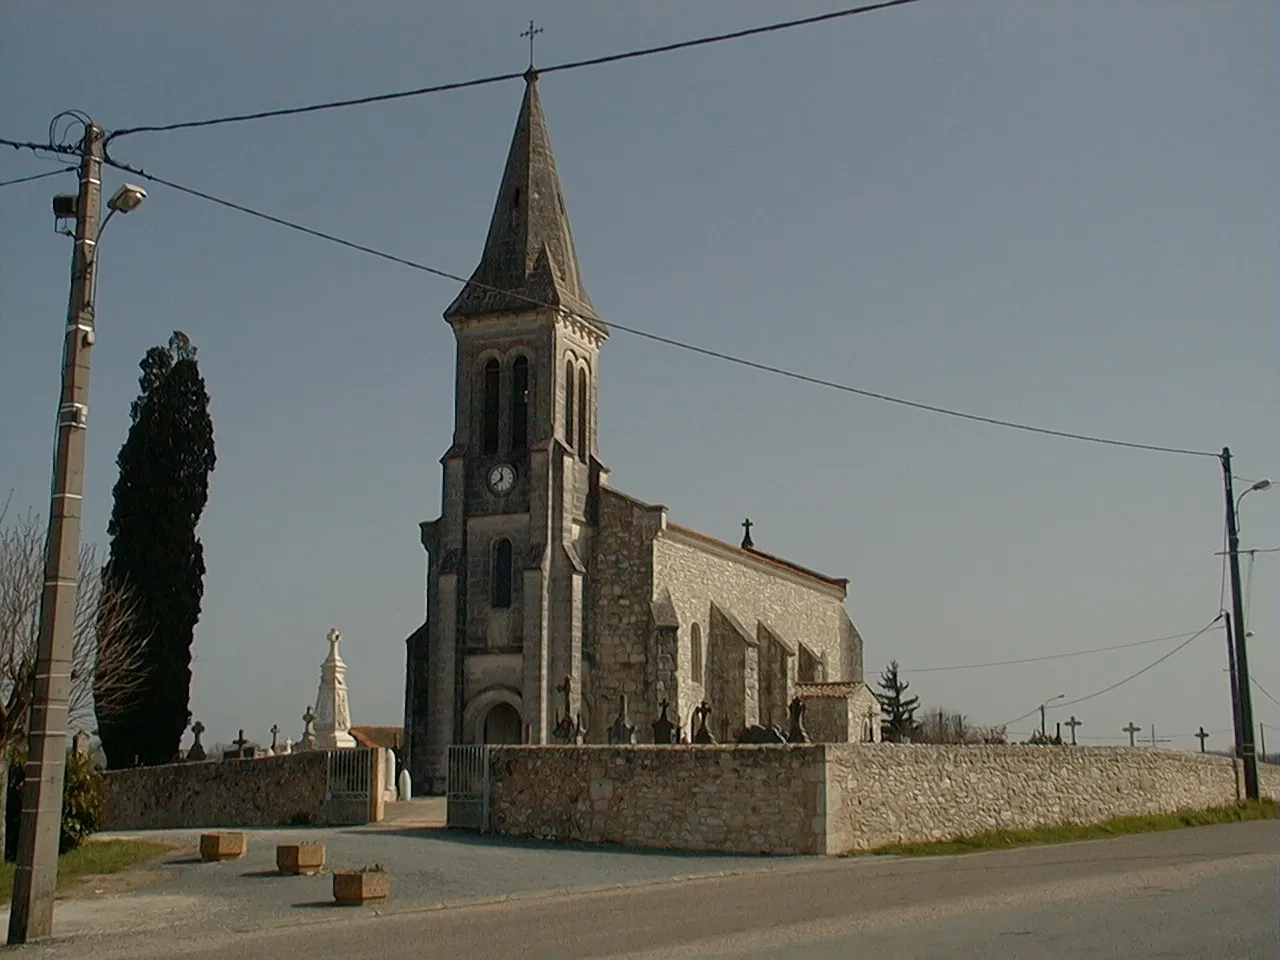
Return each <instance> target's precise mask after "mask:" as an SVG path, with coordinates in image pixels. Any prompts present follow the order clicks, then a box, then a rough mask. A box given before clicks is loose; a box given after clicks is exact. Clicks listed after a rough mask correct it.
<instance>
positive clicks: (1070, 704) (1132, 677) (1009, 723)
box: [1001, 613, 1222, 728]
mask: <svg viewBox="0 0 1280 960" xmlns="http://www.w3.org/2000/svg"><path fill="white" fill-rule="evenodd" d="M1221 619H1222V614H1221V613H1219V614H1218V615H1217V616H1216V617H1214V618H1213V619H1212V620H1210V621H1209V622H1208V623H1207V624H1206V625H1205V626H1203V627H1201V628H1200V629H1199V630H1197V631H1196V632H1195V633H1193V634H1191V635H1190V636H1189V637H1187V639H1186V640H1184V641H1182V643H1180V644H1178V645H1177V646H1176V647H1174V648H1173V649H1172V650H1170V651H1169V652H1168V653H1166V654H1164V655H1163V656H1161V657H1158V658H1157V659H1155V660H1153V661H1151V663H1149V664H1147V665H1146V666H1145V667H1143V668H1142V669H1141V670H1138V671H1137V672H1136V673H1131V674H1129V676H1127V677H1125V678H1124V679H1123V680H1117V681H1116V682H1115V683H1113V684H1111V685H1110V686H1106V687H1103V688H1102V689H1101V690H1095V691H1094V692H1093V693H1090V694H1088V695H1087V696H1083V697H1077V698H1076V699H1074V700H1064V701H1062V702H1060V703H1055V704H1054V706H1055V707H1059V708H1060V707H1073V706H1075V705H1076V704H1077V703H1084V702H1085V701H1086V700H1092V699H1093V698H1094V697H1100V696H1102V695H1103V694H1104V693H1110V692H1111V691H1112V690H1115V689H1116V688H1117V687H1122V686H1124V685H1125V684H1126V683H1128V682H1129V681H1130V680H1136V679H1137V678H1138V677H1140V676H1142V675H1143V674H1144V673H1146V672H1147V671H1148V670H1151V669H1153V668H1155V667H1158V666H1159V665H1160V664H1162V663H1164V662H1165V661H1166V660H1168V659H1169V658H1170V657H1172V656H1173V655H1174V654H1175V653H1177V652H1178V651H1179V650H1182V649H1183V648H1184V647H1186V646H1187V645H1188V644H1190V643H1193V642H1194V641H1195V640H1196V639H1197V638H1199V637H1200V636H1202V635H1203V634H1205V633H1206V632H1207V631H1208V630H1210V629H1211V628H1212V627H1213V625H1214V624H1216V623H1217V622H1218V621H1219V620H1221ZM1039 710H1040V705H1036V706H1035V707H1032V708H1031V709H1030V710H1028V711H1027V712H1026V713H1024V714H1022V715H1021V716H1019V717H1014V718H1013V719H1012V720H1008V721H1006V722H1005V723H1002V724H1001V726H1002V727H1006V728H1007V727H1010V726H1012V725H1013V724H1015V723H1017V722H1018V721H1019V720H1025V719H1027V717H1029V716H1031V715H1032V714H1033V713H1038V712H1039Z"/></svg>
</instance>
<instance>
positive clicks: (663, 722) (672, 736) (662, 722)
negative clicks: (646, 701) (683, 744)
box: [653, 700, 680, 744]
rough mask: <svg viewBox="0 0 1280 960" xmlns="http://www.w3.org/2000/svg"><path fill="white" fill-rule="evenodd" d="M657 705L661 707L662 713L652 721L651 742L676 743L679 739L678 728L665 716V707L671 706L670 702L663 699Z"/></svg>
mask: <svg viewBox="0 0 1280 960" xmlns="http://www.w3.org/2000/svg"><path fill="white" fill-rule="evenodd" d="M658 706H659V707H661V708H662V713H661V714H660V715H659V717H658V719H657V720H655V721H653V742H654V743H662V744H671V743H678V742H679V741H680V728H679V727H677V726H676V725H675V724H674V723H672V722H671V720H670V719H669V718H668V717H667V708H668V707H669V706H671V702H670V701H669V700H663V701H662V702H661V703H659V704H658Z"/></svg>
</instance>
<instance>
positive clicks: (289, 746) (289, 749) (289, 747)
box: [284, 737, 293, 753]
mask: <svg viewBox="0 0 1280 960" xmlns="http://www.w3.org/2000/svg"><path fill="white" fill-rule="evenodd" d="M284 752H285V753H293V737H285V738H284Z"/></svg>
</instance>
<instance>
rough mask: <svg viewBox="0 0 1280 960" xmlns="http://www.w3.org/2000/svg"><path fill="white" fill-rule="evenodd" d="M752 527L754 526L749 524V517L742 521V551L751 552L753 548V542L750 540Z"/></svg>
mask: <svg viewBox="0 0 1280 960" xmlns="http://www.w3.org/2000/svg"><path fill="white" fill-rule="evenodd" d="M754 526H755V524H754V523H752V522H751V518H750V517H748V518H747V519H746V520H743V521H742V549H743V550H751V549H753V548H754V547H755V541H753V540H752V539H751V528H752V527H754Z"/></svg>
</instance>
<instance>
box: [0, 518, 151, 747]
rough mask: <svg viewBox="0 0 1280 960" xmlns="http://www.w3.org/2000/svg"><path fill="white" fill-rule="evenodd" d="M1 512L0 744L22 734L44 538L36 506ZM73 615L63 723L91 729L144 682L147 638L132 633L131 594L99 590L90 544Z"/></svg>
mask: <svg viewBox="0 0 1280 960" xmlns="http://www.w3.org/2000/svg"><path fill="white" fill-rule="evenodd" d="M7 516H8V514H7V510H6V511H0V750H8V749H9V748H11V747H13V746H16V745H18V744H20V743H21V742H22V741H23V740H24V739H25V737H26V734H27V713H28V708H29V707H30V705H31V695H32V688H33V683H34V677H35V661H36V643H37V640H38V638H39V635H40V595H41V592H42V591H43V588H44V561H45V556H44V553H45V537H46V528H45V525H44V523H43V522H42V520H41V518H40V516H39V515H38V514H36V513H35V512H34V511H28V512H27V513H25V514H23V515H21V516H18V517H16V518H14V519H13V520H12V521H10V520H8V519H7ZM75 617H76V619H75V627H74V634H73V641H72V670H71V698H70V703H69V712H70V718H69V722H70V725H71V727H72V728H81V729H93V728H94V727H96V720H95V715H97V716H101V715H111V714H113V713H114V712H117V711H119V710H122V709H125V708H126V707H127V706H128V705H129V703H130V702H131V701H132V699H133V697H134V696H135V695H136V693H137V691H138V690H139V688H140V687H141V685H142V683H143V682H144V680H145V676H146V673H145V670H144V668H145V665H146V638H145V636H142V637H140V636H138V631H137V629H136V625H137V605H136V602H135V600H134V598H133V595H132V593H131V592H130V591H129V590H128V589H127V588H120V587H115V586H111V587H108V588H104V586H103V583H102V577H101V574H100V571H99V564H98V559H97V551H96V549H95V548H94V547H93V545H92V544H86V545H85V546H83V547H82V548H81V551H80V571H79V579H78V585H77V588H76V613H75ZM95 678H96V684H95ZM95 685H96V687H97V689H96V691H95Z"/></svg>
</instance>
